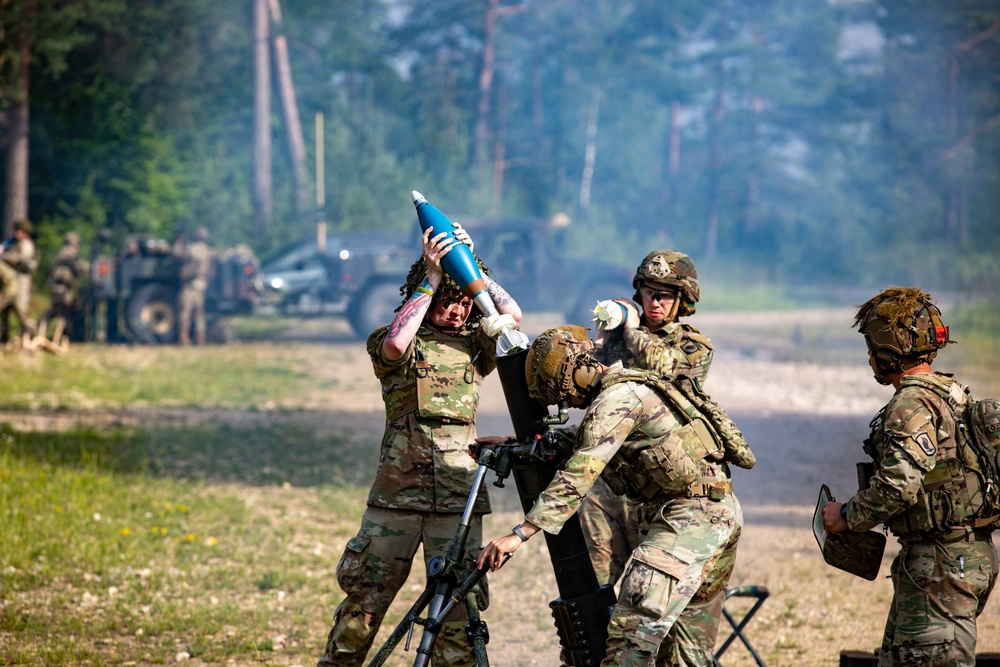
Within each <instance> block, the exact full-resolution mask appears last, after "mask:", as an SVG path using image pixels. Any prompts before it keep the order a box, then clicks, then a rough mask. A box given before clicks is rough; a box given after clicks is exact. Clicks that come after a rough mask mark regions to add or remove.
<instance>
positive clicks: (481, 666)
mask: <svg viewBox="0 0 1000 667" xmlns="http://www.w3.org/2000/svg"><path fill="white" fill-rule="evenodd" d="M465 609H466V611H468V614H469V624H468V625H466V626H465V636H466V638H467V639H468V640H469V644H471V645H472V650H473V652H474V653H475V655H476V667H490V659H489V657H488V656H487V655H486V645H487V644H489V643H490V631H489V628H487V627H486V621H484V620H482V619H481V618H479V605H478V603H477V602H476V596H475V595H470V596H468V597H466V598H465Z"/></svg>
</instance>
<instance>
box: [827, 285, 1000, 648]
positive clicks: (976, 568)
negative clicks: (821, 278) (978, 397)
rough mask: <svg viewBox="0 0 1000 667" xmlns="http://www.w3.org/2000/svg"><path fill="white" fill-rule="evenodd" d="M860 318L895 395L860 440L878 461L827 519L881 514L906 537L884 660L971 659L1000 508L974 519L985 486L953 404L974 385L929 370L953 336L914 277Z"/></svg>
mask: <svg viewBox="0 0 1000 667" xmlns="http://www.w3.org/2000/svg"><path fill="white" fill-rule="evenodd" d="M854 327H855V328H857V329H858V331H859V332H860V333H862V334H863V335H864V337H865V343H867V345H868V361H869V364H870V365H871V367H872V370H873V371H874V374H875V379H876V380H877V381H878V382H879V384H884V385H892V386H893V388H895V390H896V393H895V394H894V395H893V397H892V398H891V399H890V400H889V403H888V404H886V406H885V407H883V408H882V409H881V410H880V411H879V413H878V414H877V415H876V416H875V418H874V419H873V420H872V423H871V428H872V432H871V437H870V439H869V440H866V441H865V451H866V452H867V453H868V454H870V455H871V456H872V458H873V459H874V461H875V468H874V470H875V473H874V476H872V477H871V479H870V481H869V487H868V488H867V489H864V490H862V491H859V492H858V493H857V494H855V495H854V496H853V497H852V498H850V499H849V500H848V501H847V502H846V503H844V504H841V503H837V502H831V503H827V504H826V505H825V506H824V507H823V525H824V526H825V527H826V529H827V530H828V531H829V532H831V533H843V532H844V531H848V530H851V531H860V532H863V531H867V530H870V529H871V528H874V527H875V526H877V525H878V524H880V523H882V524H885V525H886V526H887V527H888V529H889V530H890V531H892V533H893V534H894V535H895V536H896V537H897V539H898V540H899V543H900V545H901V548H900V551H899V554H898V555H897V556H896V558H895V560H894V561H893V563H892V583H893V592H894V593H893V599H892V602H891V603H890V606H889V616H888V620H887V621H886V626H885V634H884V636H883V638H882V646H881V649H880V651H879V662H878V664H879V667H901V666H902V665H926V666H928V667H935V666H939V667H944V666H948V667H973V666H974V665H975V664H976V655H975V654H976V618H977V617H978V616H979V614H980V613H982V611H983V608H984V607H985V605H986V600H987V598H988V597H989V594H990V590H991V589H992V588H993V584H994V582H995V581H996V576H997V553H996V549H995V548H994V546H993V542H992V530H993V525H995V523H994V522H995V521H996V517H992V518H989V519H988V520H976V519H973V518H972V516H973V514H975V512H976V510H977V509H979V508H978V507H976V503H977V502H978V503H979V504H981V503H982V496H981V494H978V493H976V494H971V493H970V492H969V491H970V489H971V488H972V487H971V486H970V485H969V483H968V480H967V477H968V476H969V475H971V474H973V473H971V472H970V471H968V470H967V469H966V465H965V463H963V458H964V454H963V451H961V450H962V449H964V448H962V447H959V444H960V443H959V440H958V438H959V435H960V434H959V430H960V429H961V428H963V427H962V426H960V423H959V416H958V415H957V414H956V412H957V411H958V410H960V409H961V408H963V407H964V406H965V404H966V402H967V401H968V400H970V399H969V393H968V391H967V387H966V386H965V385H963V384H962V383H960V382H959V381H958V380H956V379H955V378H954V376H952V375H950V374H947V373H937V372H935V371H933V370H931V362H932V361H933V360H934V358H935V356H937V351H938V350H940V349H941V348H943V347H944V346H945V345H947V344H948V343H952V342H954V341H952V340H949V337H948V327H946V326H945V325H944V322H943V321H942V319H941V311H940V310H939V309H938V308H937V306H936V305H934V303H933V301H932V299H931V296H930V294H927V293H926V292H924V291H922V290H920V289H917V288H914V287H905V288H902V287H890V288H887V289H885V290H883V291H882V292H880V293H878V294H877V295H875V296H874V297H872V298H871V299H869V300H868V301H867V302H865V303H864V304H862V305H861V306H860V307H859V308H858V312H857V314H856V316H855V318H854ZM975 488H976V489H978V488H979V487H978V486H976V487H975ZM963 517H967V518H963Z"/></svg>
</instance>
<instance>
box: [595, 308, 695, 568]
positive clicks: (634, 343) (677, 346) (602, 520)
mask: <svg viewBox="0 0 1000 667" xmlns="http://www.w3.org/2000/svg"><path fill="white" fill-rule="evenodd" d="M713 354H714V348H713V346H712V341H711V340H710V339H709V338H708V337H707V336H704V335H702V334H701V333H700V332H699V331H698V330H697V329H696V328H695V327H693V326H691V325H690V324H686V323H683V324H682V323H680V322H674V323H672V324H668V325H667V326H665V327H663V328H662V329H659V330H657V331H650V330H649V329H648V328H647V327H645V326H640V327H638V328H636V329H624V330H622V331H621V333H620V335H615V336H613V337H611V338H610V339H609V340H608V341H607V342H606V343H605V344H604V345H603V346H602V347H600V348H598V349H597V350H596V351H595V354H594V356H595V358H596V359H597V360H598V361H600V362H601V363H603V364H605V365H611V364H613V363H615V362H617V361H621V362H622V363H623V364H624V365H625V367H626V368H641V369H645V370H651V371H655V372H657V373H659V374H660V375H662V376H663V377H665V378H672V377H676V376H677V375H687V376H689V377H693V378H697V379H698V380H700V381H701V382H704V381H705V378H706V377H707V376H708V369H709V366H710V365H711V363H712V356H713ZM580 525H581V526H582V527H583V536H584V538H585V539H586V540H587V547H588V549H589V551H590V560H591V561H592V562H593V564H594V572H595V573H596V574H597V580H598V581H599V582H600V583H601V584H615V583H617V581H618V579H619V578H620V577H621V575H622V572H624V571H625V564H626V563H627V562H628V559H629V556H631V555H632V551H633V550H635V548H636V547H637V546H639V542H640V541H641V535H640V530H639V516H638V512H637V509H636V507H635V504H634V503H632V502H630V501H629V500H628V499H626V498H622V497H621V496H618V495H616V494H615V493H614V492H612V491H611V489H609V488H608V485H607V484H606V483H605V482H604V481H602V480H598V481H597V482H596V483H595V484H594V488H593V489H592V490H591V492H590V494H589V495H588V496H587V498H586V500H584V501H583V505H581V507H580Z"/></svg>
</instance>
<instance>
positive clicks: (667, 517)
mask: <svg viewBox="0 0 1000 667" xmlns="http://www.w3.org/2000/svg"><path fill="white" fill-rule="evenodd" d="M742 526H743V510H742V509H741V508H740V504H739V501H738V500H737V499H736V496H734V495H732V494H730V495H727V496H726V497H725V498H723V499H722V500H720V501H712V500H709V499H708V498H685V499H679V500H672V501H671V502H670V503H668V504H667V505H666V506H664V507H663V508H662V509H661V510H660V513H659V516H658V517H656V519H654V520H653V521H652V524H651V525H650V528H649V532H648V533H647V534H646V536H645V538H644V539H643V541H642V544H640V545H639V546H638V547H637V548H636V550H635V552H633V554H632V561H631V562H630V563H629V565H628V567H627V568H626V570H625V575H624V577H623V578H622V582H621V591H620V593H619V595H618V603H617V604H616V605H615V608H614V611H613V612H612V614H611V623H610V624H609V625H608V645H607V647H608V651H607V656H606V657H605V659H604V662H602V663H601V665H603V666H604V667H611V666H612V665H614V666H616V667H667V666H670V667H680V666H683V667H711V666H713V665H714V664H715V660H714V657H713V653H714V650H715V642H716V638H717V637H718V633H719V622H720V621H721V619H722V607H723V605H724V604H725V600H726V584H728V583H729V577H730V576H731V575H732V573H733V566H734V565H735V563H736V546H737V542H738V541H739V537H740V532H741V530H742Z"/></svg>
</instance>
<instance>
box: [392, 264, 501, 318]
mask: <svg viewBox="0 0 1000 667" xmlns="http://www.w3.org/2000/svg"><path fill="white" fill-rule="evenodd" d="M473 257H475V259H476V264H478V265H479V270H480V271H482V273H483V276H489V275H492V273H491V271H490V269H489V267H488V266H486V264H485V263H484V262H483V260H481V259H479V257H478V256H477V255H475V254H473ZM426 277H427V262H426V261H425V260H424V257H423V255H421V256H420V257H419V258H418V259H417V261H415V262H414V263H413V264H412V265H411V266H410V272H409V273H408V274H406V282H405V283H403V285H402V286H401V287H400V288H399V294H400V296H402V297H403V301H402V303H400V304H399V305H398V306H396V310H395V311H393V312H399V309H400V308H402V307H403V304H404V303H406V302H407V301H409V300H410V298H411V297H412V296H413V293H414V292H416V291H417V287H419V286H420V283H422V282H423V281H424V278H426ZM464 294H465V293H464V292H463V291H462V288H461V287H460V286H459V284H458V283H456V282H455V279H454V278H452V277H451V276H449V275H448V272H447V271H446V272H445V274H444V276H443V277H442V278H441V284H440V285H438V287H437V289H436V290H434V300H435V301H442V302H448V301H455V300H458V299H461V298H462V297H463V296H464ZM482 316H483V313H482V311H480V310H479V309H478V308H473V310H472V313H471V314H470V315H469V319H468V320H467V324H473V323H475V322H478V321H479V320H480V319H481V318H482Z"/></svg>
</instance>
